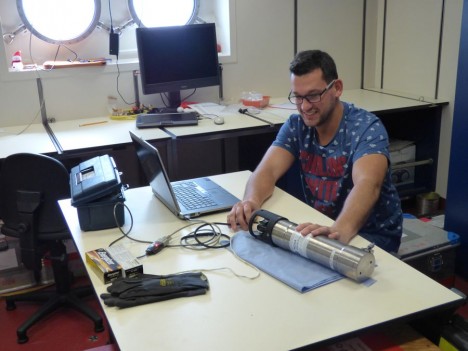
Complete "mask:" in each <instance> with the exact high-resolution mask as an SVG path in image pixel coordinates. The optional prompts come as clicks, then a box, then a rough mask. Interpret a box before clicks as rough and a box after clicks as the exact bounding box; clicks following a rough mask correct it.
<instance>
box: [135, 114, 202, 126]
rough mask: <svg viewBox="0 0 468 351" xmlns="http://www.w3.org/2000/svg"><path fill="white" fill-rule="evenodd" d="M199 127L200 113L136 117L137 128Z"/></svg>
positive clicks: (141, 115) (142, 115)
mask: <svg viewBox="0 0 468 351" xmlns="http://www.w3.org/2000/svg"><path fill="white" fill-rule="evenodd" d="M196 125H198V113H196V112H181V113H179V112H175V113H146V114H145V113H142V114H140V115H138V116H137V117H136V127H137V128H159V127H176V126H196Z"/></svg>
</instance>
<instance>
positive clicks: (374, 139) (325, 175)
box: [273, 102, 403, 251]
mask: <svg viewBox="0 0 468 351" xmlns="http://www.w3.org/2000/svg"><path fill="white" fill-rule="evenodd" d="M342 104H343V107H344V110H343V118H342V119H341V122H340V126H339V128H338V131H337V133H336V135H335V136H334V138H333V139H332V140H331V142H330V143H329V144H328V145H324V146H322V145H320V143H319V142H318V140H317V136H316V133H315V128H312V127H307V126H306V125H305V124H304V122H303V120H302V117H301V116H300V115H299V114H293V115H291V116H290V117H289V119H288V120H287V121H286V123H284V125H283V126H282V128H281V130H280V131H279V133H278V136H277V138H276V140H275V141H274V142H273V145H275V146H278V147H281V148H283V149H285V150H287V151H289V152H290V153H291V154H293V155H294V157H295V158H296V159H298V160H299V162H300V167H301V170H300V171H301V182H302V190H303V193H304V198H305V200H306V203H307V204H309V205H310V206H312V207H314V208H315V209H316V210H318V211H320V212H322V213H323V214H325V215H327V216H328V217H330V218H332V219H336V218H337V217H338V215H339V213H340V212H341V210H342V208H343V205H344V202H345V200H346V197H347V196H348V193H349V192H350V191H351V189H352V188H353V179H352V172H353V164H354V162H356V161H357V160H358V159H359V158H361V157H363V156H365V155H369V154H381V155H384V156H385V157H387V159H388V160H390V156H389V151H388V146H389V140H388V135H387V131H386V130H385V127H384V125H383V124H382V122H381V121H380V119H379V118H378V117H377V116H375V115H374V114H372V113H370V112H368V111H366V110H363V109H360V108H357V107H355V106H354V105H352V104H349V103H346V102H342ZM389 162H390V161H389ZM402 223H403V217H402V211H401V205H400V199H399V196H398V192H397V190H396V188H395V186H394V185H393V183H392V180H391V169H390V167H389V168H388V171H387V174H386V176H385V181H384V183H383V185H382V189H381V194H380V198H379V199H378V201H377V203H376V205H375V206H374V209H373V211H372V213H371V214H370V216H369V218H368V219H367V222H366V223H365V224H364V226H363V228H361V229H360V230H359V233H362V234H364V236H365V237H366V238H367V239H368V240H370V241H371V242H373V241H374V240H372V236H373V235H376V236H382V237H384V239H385V237H386V238H388V239H390V240H379V241H377V240H376V241H375V244H376V245H379V244H380V245H382V243H385V242H388V245H387V246H388V247H382V246H381V247H382V248H383V249H384V250H387V251H394V250H395V247H396V248H397V249H398V246H399V244H400V238H401V233H402ZM380 245H379V246H380Z"/></svg>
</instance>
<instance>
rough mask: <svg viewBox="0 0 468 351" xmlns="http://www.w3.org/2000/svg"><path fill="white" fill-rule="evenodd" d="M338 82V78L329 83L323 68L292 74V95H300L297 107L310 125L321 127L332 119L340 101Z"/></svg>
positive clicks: (305, 121)
mask: <svg viewBox="0 0 468 351" xmlns="http://www.w3.org/2000/svg"><path fill="white" fill-rule="evenodd" d="M336 83H338V80H336V81H332V82H330V84H327V82H326V81H325V80H323V77H322V70H321V69H316V70H314V71H312V72H310V73H307V74H304V75H302V76H295V75H294V74H292V75H291V87H292V89H291V96H297V97H298V99H297V100H298V101H297V103H296V107H297V110H298V111H299V113H300V114H301V116H302V119H303V120H304V123H305V124H306V125H307V126H308V127H320V126H323V125H325V124H326V123H327V121H329V120H330V118H331V116H332V111H333V109H334V107H335V105H336V103H337V101H338V97H337V94H336V90H335V84H336ZM338 96H339V95H338ZM301 100H302V101H301ZM309 100H310V101H312V102H310V101H309ZM317 100H318V101H317Z"/></svg>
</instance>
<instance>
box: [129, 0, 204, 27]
mask: <svg viewBox="0 0 468 351" xmlns="http://www.w3.org/2000/svg"><path fill="white" fill-rule="evenodd" d="M198 7H199V1H198V0H170V1H167V0H128V8H129V9H130V13H131V14H132V18H133V21H134V22H135V23H136V24H137V25H138V26H139V27H163V26H174V25H183V24H188V23H193V22H195V21H196V20H197V15H198Z"/></svg>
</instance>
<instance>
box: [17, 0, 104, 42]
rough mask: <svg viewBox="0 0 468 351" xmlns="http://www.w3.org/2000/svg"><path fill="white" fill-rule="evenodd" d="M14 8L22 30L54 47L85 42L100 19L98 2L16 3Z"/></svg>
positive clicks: (54, 0)
mask: <svg viewBox="0 0 468 351" xmlns="http://www.w3.org/2000/svg"><path fill="white" fill-rule="evenodd" d="M17 7H18V13H19V15H20V17H21V19H22V21H23V23H24V26H25V27H26V28H27V29H28V30H29V31H30V32H31V33H33V34H34V35H35V36H37V37H38V38H40V39H42V40H44V41H47V42H49V43H54V44H62V43H64V44H65V43H67V44H70V43H74V42H77V41H80V40H82V39H84V38H86V37H87V36H88V35H89V34H91V32H92V31H93V30H94V29H95V27H96V24H97V23H98V20H99V17H100V16H101V2H100V0H79V1H76V0H41V1H37V0H18V2H17Z"/></svg>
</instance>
